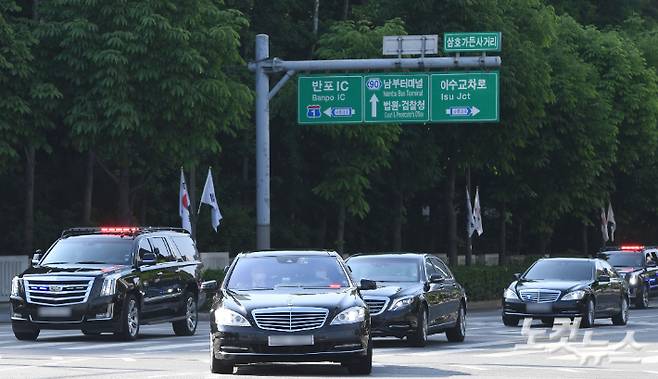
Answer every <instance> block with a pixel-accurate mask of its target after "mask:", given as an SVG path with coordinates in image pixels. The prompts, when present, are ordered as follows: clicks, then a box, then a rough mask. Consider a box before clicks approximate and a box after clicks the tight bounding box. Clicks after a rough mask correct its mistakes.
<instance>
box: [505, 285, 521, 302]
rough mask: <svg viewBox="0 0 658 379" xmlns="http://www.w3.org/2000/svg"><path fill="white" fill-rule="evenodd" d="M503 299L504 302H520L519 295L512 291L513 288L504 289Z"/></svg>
mask: <svg viewBox="0 0 658 379" xmlns="http://www.w3.org/2000/svg"><path fill="white" fill-rule="evenodd" d="M503 297H504V298H505V300H520V299H519V295H517V294H516V291H514V288H512V287H508V288H505V291H503Z"/></svg>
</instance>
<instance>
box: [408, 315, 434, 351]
mask: <svg viewBox="0 0 658 379" xmlns="http://www.w3.org/2000/svg"><path fill="white" fill-rule="evenodd" d="M417 324H418V326H417V327H416V331H415V332H414V333H413V334H411V335H410V336H408V341H409V344H410V345H411V346H415V347H423V346H425V345H426V344H427V331H428V329H429V326H428V324H427V308H425V306H424V305H422V306H420V311H419V312H418V321H417Z"/></svg>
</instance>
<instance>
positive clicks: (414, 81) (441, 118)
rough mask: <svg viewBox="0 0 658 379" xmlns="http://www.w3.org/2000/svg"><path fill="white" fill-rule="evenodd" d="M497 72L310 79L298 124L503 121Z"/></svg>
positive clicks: (302, 82) (301, 89)
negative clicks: (500, 111) (500, 113)
mask: <svg viewBox="0 0 658 379" xmlns="http://www.w3.org/2000/svg"><path fill="white" fill-rule="evenodd" d="M498 81H499V80H498V71H492V72H450V73H434V74H433V73H414V72H405V73H367V74H365V73H364V74H352V75H309V76H300V77H299V79H298V89H297V95H298V106H297V120H298V123H299V124H350V123H362V122H365V123H379V124H385V123H391V124H399V123H427V122H430V123H461V122H497V121H498V120H499V107H500V104H499V103H500V100H499V94H498V91H499V85H498Z"/></svg>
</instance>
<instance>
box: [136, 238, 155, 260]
mask: <svg viewBox="0 0 658 379" xmlns="http://www.w3.org/2000/svg"><path fill="white" fill-rule="evenodd" d="M137 251H138V253H139V257H140V258H144V254H145V253H152V252H153V248H152V247H151V244H150V243H149V241H148V239H146V238H144V239H142V240H141V241H139V249H138V250H137Z"/></svg>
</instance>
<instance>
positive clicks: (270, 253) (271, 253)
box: [239, 250, 339, 258]
mask: <svg viewBox="0 0 658 379" xmlns="http://www.w3.org/2000/svg"><path fill="white" fill-rule="evenodd" d="M282 255H296V256H300V257H301V256H304V257H308V256H318V257H321V256H325V257H337V256H339V255H338V253H336V252H335V251H331V250H258V251H249V252H244V253H241V254H240V255H239V256H241V257H249V258H258V257H278V256H282Z"/></svg>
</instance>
